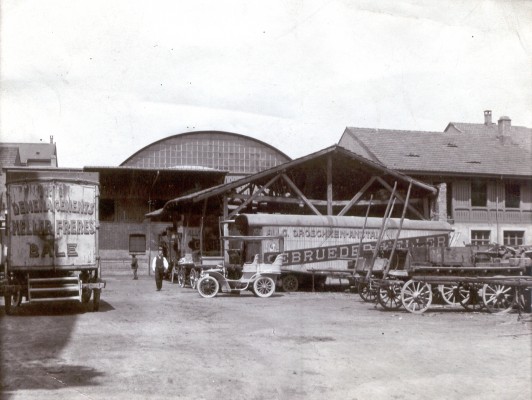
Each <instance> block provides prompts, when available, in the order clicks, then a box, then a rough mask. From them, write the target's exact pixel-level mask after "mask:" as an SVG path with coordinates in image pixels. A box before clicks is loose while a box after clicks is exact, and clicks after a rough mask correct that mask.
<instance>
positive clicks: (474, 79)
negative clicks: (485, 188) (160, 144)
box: [0, 0, 532, 167]
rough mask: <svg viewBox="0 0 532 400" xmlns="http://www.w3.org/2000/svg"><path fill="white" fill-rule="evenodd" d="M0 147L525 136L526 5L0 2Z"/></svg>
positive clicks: (530, 74)
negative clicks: (514, 132) (196, 137)
mask: <svg viewBox="0 0 532 400" xmlns="http://www.w3.org/2000/svg"><path fill="white" fill-rule="evenodd" d="M0 5H1V25H0V74H1V75H0V76H1V81H0V84H1V86H0V89H1V98H0V141H2V142H39V141H43V142H49V141H50V136H51V135H53V138H54V142H56V144H57V151H58V161H59V166H61V167H83V166H96V165H99V166H102V165H105V166H113V165H119V164H120V163H122V162H123V161H124V160H126V159H127V158H128V157H129V156H130V155H131V154H133V153H135V152H136V151H138V150H140V149H141V148H143V147H144V146H147V145H149V144H150V143H152V142H154V141H157V140H160V139H163V138H165V137H168V136H172V135H175V134H179V133H184V132H191V131H201V130H221V131H228V132H234V133H238V134H242V135H246V136H250V137H253V138H256V139H260V140H263V141H265V142H267V143H269V144H271V145H273V146H275V147H277V148H278V149H280V150H281V151H283V152H284V153H286V154H287V155H288V156H290V157H292V158H297V157H301V156H304V155H306V154H309V153H311V152H314V151H318V150H321V149H323V148H325V147H328V146H331V145H333V144H335V143H337V142H338V140H339V139H340V136H341V135H342V132H343V131H344V129H345V127H346V126H355V127H367V128H381V129H411V130H429V131H443V129H444V128H445V126H446V125H447V123H449V122H450V121H453V122H472V123H482V122H483V111H484V110H486V109H490V110H492V111H493V120H494V121H495V122H496V121H497V119H498V118H499V117H500V116H502V115H505V116H509V117H510V118H511V119H512V124H513V125H519V126H527V127H532V90H531V89H532V1H502V0H463V1H458V0H453V1H450V0H433V1H429V0H381V1H376V0H353V1H348V0H328V1H325V0H299V1H292V0H262V1H253V0H232V1H225V0H212V1H205V0H190V1H189V0H173V1H156V0H155V1H154V0H150V1H136V0H127V1H116V0H115V1H109V0H105V1H100V0H90V1H89V0H86V1H79V0H64V1H63V0H47V1H43V0H0Z"/></svg>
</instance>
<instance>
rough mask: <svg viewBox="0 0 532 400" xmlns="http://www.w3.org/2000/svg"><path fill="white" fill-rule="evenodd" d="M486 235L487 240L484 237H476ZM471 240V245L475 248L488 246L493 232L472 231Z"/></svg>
mask: <svg viewBox="0 0 532 400" xmlns="http://www.w3.org/2000/svg"><path fill="white" fill-rule="evenodd" d="M482 233H484V234H486V233H487V238H485V237H482V238H478V237H474V236H476V235H478V234H482ZM469 237H470V238H471V245H473V246H487V245H489V244H490V243H491V230H489V229H471V232H470V236H469Z"/></svg>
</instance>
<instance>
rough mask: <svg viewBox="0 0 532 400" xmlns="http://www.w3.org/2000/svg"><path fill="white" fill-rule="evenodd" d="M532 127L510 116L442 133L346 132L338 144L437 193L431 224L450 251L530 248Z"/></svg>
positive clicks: (454, 126) (487, 117)
mask: <svg viewBox="0 0 532 400" xmlns="http://www.w3.org/2000/svg"><path fill="white" fill-rule="evenodd" d="M531 138H532V129H529V128H525V127H514V126H512V125H511V120H510V118H508V117H501V118H499V120H498V122H497V123H496V124H495V123H492V121H491V111H490V110H487V111H485V112H484V123H480V124H471V123H456V122H451V123H449V124H448V126H447V127H446V128H445V130H444V131H443V132H420V131H398V130H382V129H366V128H346V130H345V131H344V133H343V135H342V137H341V139H340V142H339V144H340V146H343V147H345V148H347V149H349V150H351V151H353V152H355V153H358V154H362V155H364V156H366V157H368V158H370V159H372V160H374V161H377V162H381V163H382V164H384V165H386V166H388V167H389V168H393V169H396V170H398V171H401V172H403V173H405V174H407V175H409V176H412V177H415V178H417V179H420V180H422V181H424V182H427V183H430V184H433V185H435V186H437V187H438V188H439V196H438V201H437V203H436V204H435V207H434V209H433V210H432V218H433V219H440V220H448V221H449V222H451V223H452V224H453V227H454V229H455V236H454V243H453V244H454V245H457V246H463V245H469V244H472V245H488V244H493V243H497V244H502V245H508V246H521V245H527V246H530V245H532V150H531V146H530V143H531Z"/></svg>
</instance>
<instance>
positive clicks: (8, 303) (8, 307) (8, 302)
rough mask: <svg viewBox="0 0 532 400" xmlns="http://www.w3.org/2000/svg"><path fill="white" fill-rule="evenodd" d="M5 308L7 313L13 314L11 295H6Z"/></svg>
mask: <svg viewBox="0 0 532 400" xmlns="http://www.w3.org/2000/svg"><path fill="white" fill-rule="evenodd" d="M4 310H5V313H6V315H11V295H5V296H4Z"/></svg>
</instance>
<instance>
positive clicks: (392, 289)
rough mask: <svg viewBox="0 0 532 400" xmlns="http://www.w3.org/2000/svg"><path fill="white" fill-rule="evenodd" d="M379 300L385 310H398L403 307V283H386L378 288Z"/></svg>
mask: <svg viewBox="0 0 532 400" xmlns="http://www.w3.org/2000/svg"><path fill="white" fill-rule="evenodd" d="M377 301H378V302H379V304H380V305H381V306H382V307H383V308H384V309H385V310H397V309H398V308H400V307H401V305H402V303H401V285H398V284H396V283H392V284H384V285H383V286H381V287H379V289H378V290H377Z"/></svg>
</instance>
